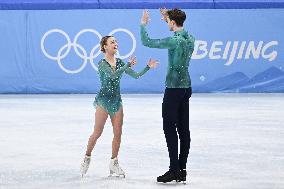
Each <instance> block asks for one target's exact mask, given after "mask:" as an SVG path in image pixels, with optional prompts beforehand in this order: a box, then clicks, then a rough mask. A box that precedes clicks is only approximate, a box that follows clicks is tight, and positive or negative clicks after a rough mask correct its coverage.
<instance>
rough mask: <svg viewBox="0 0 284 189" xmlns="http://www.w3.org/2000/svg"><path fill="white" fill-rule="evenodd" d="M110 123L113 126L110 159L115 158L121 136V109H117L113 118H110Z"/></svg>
mask: <svg viewBox="0 0 284 189" xmlns="http://www.w3.org/2000/svg"><path fill="white" fill-rule="evenodd" d="M111 123H112V126H113V140H112V157H111V158H112V159H113V158H116V157H117V155H118V152H119V148H120V143H121V135H122V125H123V108H122V106H121V108H120V109H119V111H118V112H116V114H115V115H114V116H112V117H111Z"/></svg>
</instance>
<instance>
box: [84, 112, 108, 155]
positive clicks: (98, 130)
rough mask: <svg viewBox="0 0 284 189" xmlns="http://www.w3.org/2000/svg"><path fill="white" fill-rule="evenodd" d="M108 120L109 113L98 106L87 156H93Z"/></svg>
mask: <svg viewBox="0 0 284 189" xmlns="http://www.w3.org/2000/svg"><path fill="white" fill-rule="evenodd" d="M107 118H108V113H107V112H106V111H105V110H104V109H103V108H102V107H100V106H97V108H96V113H95V126H94V131H93V133H92V135H91V136H90V138H89V141H88V147H87V151H86V155H88V156H91V153H92V151H93V148H94V146H95V144H96V142H97V140H98V138H99V137H100V136H101V134H102V132H103V129H104V125H105V122H106V120H107Z"/></svg>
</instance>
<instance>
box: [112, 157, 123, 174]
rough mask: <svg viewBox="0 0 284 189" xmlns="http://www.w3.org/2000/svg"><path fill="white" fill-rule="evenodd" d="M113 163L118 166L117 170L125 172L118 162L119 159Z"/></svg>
mask: <svg viewBox="0 0 284 189" xmlns="http://www.w3.org/2000/svg"><path fill="white" fill-rule="evenodd" d="M113 165H114V166H115V167H116V168H117V170H118V171H119V172H123V170H122V169H121V167H120V166H119V163H118V161H117V160H116V161H114V162H113Z"/></svg>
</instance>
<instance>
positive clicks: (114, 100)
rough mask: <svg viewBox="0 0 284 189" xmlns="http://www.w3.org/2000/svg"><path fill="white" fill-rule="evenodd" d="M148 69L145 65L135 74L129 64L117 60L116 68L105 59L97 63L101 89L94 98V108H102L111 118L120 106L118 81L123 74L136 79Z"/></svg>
mask: <svg viewBox="0 0 284 189" xmlns="http://www.w3.org/2000/svg"><path fill="white" fill-rule="evenodd" d="M149 69H150V67H149V66H148V65H147V66H146V67H145V68H144V69H143V70H142V71H140V72H135V71H134V70H132V69H131V67H130V63H129V62H128V63H125V62H123V61H122V60H121V59H119V58H116V67H115V68H112V67H111V65H110V64H109V63H108V62H107V61H106V60H105V59H102V60H101V61H100V62H99V76H100V81H101V89H100V91H99V93H98V94H97V96H96V98H95V101H94V106H95V107H96V106H100V107H102V108H103V109H104V110H105V111H107V112H108V114H109V115H110V116H111V117H112V116H113V115H114V114H115V113H116V112H117V111H118V110H119V108H120V107H121V106H122V100H121V95H120V79H121V77H122V74H123V72H125V73H127V74H128V75H130V76H131V77H133V78H135V79H138V78H139V77H141V76H142V75H144V74H145V73H146V72H147V71H148V70H149Z"/></svg>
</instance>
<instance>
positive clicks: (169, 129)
mask: <svg viewBox="0 0 284 189" xmlns="http://www.w3.org/2000/svg"><path fill="white" fill-rule="evenodd" d="M179 98H180V95H179V91H178V90H175V89H166V91H165V95H164V99H163V105H162V114H163V129H164V134H165V138H166V142H167V146H168V151H169V157H170V170H171V171H174V172H177V171H179V161H178V136H177V131H176V124H177V121H178V117H177V116H178V106H179Z"/></svg>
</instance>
